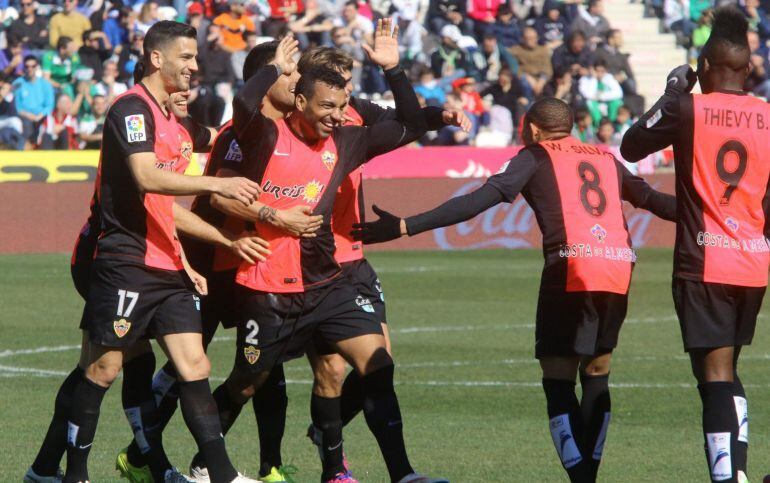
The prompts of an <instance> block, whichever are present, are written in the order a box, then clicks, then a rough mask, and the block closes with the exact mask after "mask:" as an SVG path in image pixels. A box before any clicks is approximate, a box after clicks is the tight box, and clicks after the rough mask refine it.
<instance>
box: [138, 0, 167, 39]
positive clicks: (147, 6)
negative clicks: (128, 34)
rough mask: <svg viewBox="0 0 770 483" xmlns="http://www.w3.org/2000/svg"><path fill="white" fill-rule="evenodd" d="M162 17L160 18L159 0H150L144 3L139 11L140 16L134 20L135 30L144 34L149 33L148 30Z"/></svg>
mask: <svg viewBox="0 0 770 483" xmlns="http://www.w3.org/2000/svg"><path fill="white" fill-rule="evenodd" d="M158 20H160V18H158V2H155V1H153V0H150V1H148V2H145V3H144V4H143V5H142V8H141V10H140V11H139V16H138V17H137V18H136V20H135V21H134V27H133V29H132V30H133V31H134V32H141V33H142V34H143V35H147V31H148V30H150V27H152V26H153V25H155V24H156V23H157V22H158Z"/></svg>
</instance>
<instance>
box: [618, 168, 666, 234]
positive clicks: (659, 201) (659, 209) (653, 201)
mask: <svg viewBox="0 0 770 483" xmlns="http://www.w3.org/2000/svg"><path fill="white" fill-rule="evenodd" d="M615 163H616V164H617V167H618V170H619V171H620V173H621V176H622V193H621V197H622V198H623V199H624V200H626V201H628V202H629V203H631V204H632V205H634V206H635V207H636V208H642V209H645V210H647V211H649V212H650V213H652V214H653V215H655V216H657V217H659V218H663V219H664V220H668V221H674V222H675V221H676V197H675V196H673V195H670V194H667V193H661V192H660V191H657V190H656V189H655V188H653V187H652V186H650V185H649V184H648V183H647V182H646V181H645V180H643V179H642V178H640V177H639V176H634V175H633V174H631V172H630V171H629V170H628V169H626V167H625V166H623V165H622V164H621V163H620V162H619V161H617V160H616V161H615Z"/></svg>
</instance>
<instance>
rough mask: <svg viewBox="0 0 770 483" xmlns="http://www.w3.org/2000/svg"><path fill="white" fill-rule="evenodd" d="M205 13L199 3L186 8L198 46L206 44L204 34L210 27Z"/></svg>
mask: <svg viewBox="0 0 770 483" xmlns="http://www.w3.org/2000/svg"><path fill="white" fill-rule="evenodd" d="M205 11H206V9H205V8H204V6H203V5H202V4H201V3H199V2H193V3H191V4H190V6H189V7H187V23H189V24H190V25H191V26H192V27H195V30H196V31H197V32H198V45H203V44H205V43H206V32H208V30H209V25H211V20H209V19H208V18H207V17H206V16H205V15H204V13H205ZM188 100H189V99H188Z"/></svg>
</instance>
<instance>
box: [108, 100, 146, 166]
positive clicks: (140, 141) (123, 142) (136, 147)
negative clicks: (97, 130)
mask: <svg viewBox="0 0 770 483" xmlns="http://www.w3.org/2000/svg"><path fill="white" fill-rule="evenodd" d="M108 130H109V131H111V132H112V135H113V137H114V139H115V141H116V142H117V144H118V146H117V149H118V150H119V152H120V153H121V154H122V155H124V156H130V155H132V154H138V153H152V152H155V122H154V119H153V117H152V111H151V110H150V107H149V106H148V105H147V103H145V102H144V101H143V100H142V99H141V98H139V96H135V95H129V96H126V97H123V98H121V99H119V100H118V101H117V102H116V103H115V104H114V105H113V106H112V108H110V112H109V114H108V115H107V119H106V120H105V122H104V131H105V132H107V131H108Z"/></svg>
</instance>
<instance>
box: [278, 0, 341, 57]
mask: <svg viewBox="0 0 770 483" xmlns="http://www.w3.org/2000/svg"><path fill="white" fill-rule="evenodd" d="M333 28H334V22H332V20H331V19H330V18H328V17H326V16H325V15H324V14H323V12H322V11H321V10H320V8H319V7H318V2H317V1H316V0H308V2H307V5H306V8H305V14H304V15H302V16H301V17H300V18H298V19H297V20H294V21H293V22H290V23H289V30H291V31H292V32H294V36H295V38H296V39H297V40H298V41H299V46H300V49H302V50H305V49H308V48H309V47H310V46H312V45H330V44H331V43H332V41H331V31H332V29H333Z"/></svg>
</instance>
